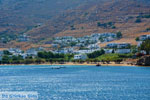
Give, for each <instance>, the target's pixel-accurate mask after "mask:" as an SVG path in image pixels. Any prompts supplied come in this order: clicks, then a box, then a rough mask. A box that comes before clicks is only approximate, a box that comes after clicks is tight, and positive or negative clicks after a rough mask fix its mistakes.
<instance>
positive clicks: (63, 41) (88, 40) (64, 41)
mask: <svg viewBox="0 0 150 100" xmlns="http://www.w3.org/2000/svg"><path fill="white" fill-rule="evenodd" d="M116 38H117V35H116V34H115V33H94V34H92V35H91V36H88V35H87V36H84V37H79V38H75V37H72V36H64V37H56V38H54V41H53V44H52V46H54V47H57V46H58V45H60V46H64V47H67V46H70V44H71V43H75V45H74V47H75V46H76V47H83V46H88V45H90V44H96V43H100V42H109V41H113V40H115V39H116ZM101 39H102V40H103V41H101Z"/></svg>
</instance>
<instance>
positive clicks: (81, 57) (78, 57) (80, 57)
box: [74, 54, 87, 60]
mask: <svg viewBox="0 0 150 100" xmlns="http://www.w3.org/2000/svg"><path fill="white" fill-rule="evenodd" d="M86 59H87V55H86V54H79V55H75V56H74V60H86Z"/></svg>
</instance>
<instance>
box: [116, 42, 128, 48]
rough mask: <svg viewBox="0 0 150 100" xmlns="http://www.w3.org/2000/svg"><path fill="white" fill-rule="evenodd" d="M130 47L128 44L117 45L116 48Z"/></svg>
mask: <svg viewBox="0 0 150 100" xmlns="http://www.w3.org/2000/svg"><path fill="white" fill-rule="evenodd" d="M127 47H130V43H119V44H117V48H127Z"/></svg>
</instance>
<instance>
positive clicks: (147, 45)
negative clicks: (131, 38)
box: [140, 39, 150, 55]
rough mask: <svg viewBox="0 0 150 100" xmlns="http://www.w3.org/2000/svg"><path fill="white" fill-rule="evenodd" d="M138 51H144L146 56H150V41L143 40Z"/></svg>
mask: <svg viewBox="0 0 150 100" xmlns="http://www.w3.org/2000/svg"><path fill="white" fill-rule="evenodd" d="M140 50H145V51H146V54H147V55H149V54H150V40H149V39H147V40H145V41H144V42H143V43H142V44H141V46H140Z"/></svg>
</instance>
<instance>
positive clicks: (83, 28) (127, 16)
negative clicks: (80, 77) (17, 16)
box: [28, 0, 150, 40]
mask: <svg viewBox="0 0 150 100" xmlns="http://www.w3.org/2000/svg"><path fill="white" fill-rule="evenodd" d="M148 4H149V1H148V0H143V1H141V0H124V1H122V0H113V1H112V0H111V1H110V0H109V1H107V2H106V1H105V2H103V3H102V2H100V1H99V0H98V1H97V2H93V3H90V4H86V5H82V6H80V7H78V8H77V9H74V10H68V11H66V12H65V13H63V14H62V15H60V16H57V17H55V18H53V19H52V20H49V21H48V22H47V23H46V24H45V25H44V26H42V27H39V28H37V29H33V30H32V31H30V32H29V33H28V34H30V35H32V36H34V37H35V38H36V39H37V38H45V37H52V36H64V35H67V36H70V35H71V36H83V35H86V34H92V33H95V32H117V31H121V32H122V33H123V34H124V38H131V39H132V40H133V39H134V38H135V37H136V34H138V35H139V34H140V33H141V34H142V33H143V32H144V31H145V30H146V28H148V27H150V19H149V18H142V19H141V20H142V22H140V23H135V21H136V19H137V17H138V16H140V15H147V14H150V5H148ZM97 22H101V23H108V22H112V23H114V25H115V27H116V28H115V29H112V28H110V27H108V28H104V27H97ZM72 27H74V29H71V28H72ZM37 34H38V35H37Z"/></svg>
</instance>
